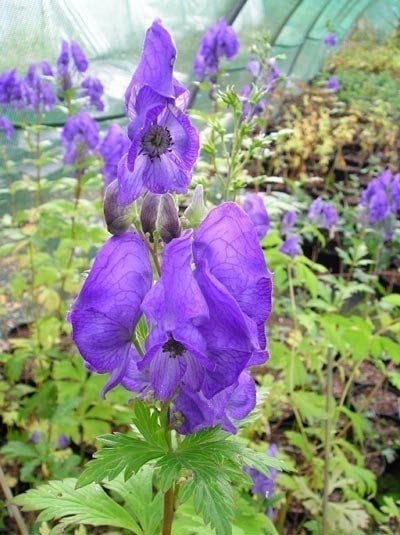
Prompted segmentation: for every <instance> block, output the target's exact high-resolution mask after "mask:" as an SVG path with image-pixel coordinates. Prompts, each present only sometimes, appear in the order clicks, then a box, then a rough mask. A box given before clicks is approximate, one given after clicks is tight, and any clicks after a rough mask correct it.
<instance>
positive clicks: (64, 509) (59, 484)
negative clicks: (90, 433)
mask: <svg viewBox="0 0 400 535" xmlns="http://www.w3.org/2000/svg"><path fill="white" fill-rule="evenodd" d="M13 502H14V503H15V504H16V505H19V506H21V507H22V508H23V510H24V511H38V510H42V512H41V513H40V515H39V516H38V519H37V520H38V522H41V521H42V522H45V521H48V520H61V522H62V524H64V525H70V524H89V525H91V526H113V527H116V528H122V529H126V530H129V531H131V532H132V533H136V534H142V533H143V531H142V530H141V528H140V527H139V526H138V524H137V523H136V522H135V520H134V519H133V518H132V516H131V515H130V514H129V513H128V512H127V511H126V510H125V509H124V508H123V507H122V506H121V505H119V504H118V503H116V502H115V501H114V500H113V499H111V498H110V497H109V496H108V495H107V494H106V493H105V492H104V490H103V489H102V488H101V487H100V485H97V484H95V483H92V484H91V485H88V486H86V487H85V488H81V489H76V479H72V478H69V479H64V480H62V481H50V482H49V483H47V484H46V485H41V486H40V487H38V488H37V489H31V490H29V491H28V492H26V493H25V494H22V495H20V496H17V497H15V498H14V500H13Z"/></svg>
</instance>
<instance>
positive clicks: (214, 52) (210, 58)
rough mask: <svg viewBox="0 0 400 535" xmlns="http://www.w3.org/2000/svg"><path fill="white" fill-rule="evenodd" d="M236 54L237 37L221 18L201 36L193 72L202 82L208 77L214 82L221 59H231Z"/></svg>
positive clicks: (237, 47) (237, 48) (237, 46)
mask: <svg viewBox="0 0 400 535" xmlns="http://www.w3.org/2000/svg"><path fill="white" fill-rule="evenodd" d="M238 52H239V39H238V36H237V34H236V32H235V30H234V29H233V27H232V26H229V24H228V23H227V22H226V20H225V19H224V18H221V19H219V21H218V22H216V23H215V24H213V25H212V26H210V28H209V29H208V30H207V32H206V33H205V34H204V35H203V37H202V39H201V42H200V46H199V49H198V51H197V54H196V58H195V61H194V65H193V70H194V72H195V74H196V76H197V77H198V79H199V80H204V79H205V78H206V77H207V76H209V77H210V80H211V82H215V81H216V77H217V75H218V71H219V68H220V66H219V63H220V59H221V58H222V57H225V58H226V59H233V58H234V57H235V56H236V55H237V53H238Z"/></svg>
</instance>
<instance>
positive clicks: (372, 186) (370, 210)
mask: <svg viewBox="0 0 400 535" xmlns="http://www.w3.org/2000/svg"><path fill="white" fill-rule="evenodd" d="M361 205H362V206H363V208H364V216H366V218H367V220H368V222H369V223H371V224H372V225H378V224H381V223H382V224H383V227H384V230H385V233H386V234H388V232H387V229H388V228H391V227H392V225H393V221H391V220H392V219H393V217H394V218H395V217H396V216H397V211H398V210H399V209H400V174H397V175H395V176H393V174H392V172H391V171H390V169H386V170H385V171H383V172H382V173H381V174H380V175H378V177H377V178H374V179H373V180H371V182H370V183H369V184H368V187H367V188H366V189H365V190H364V191H363V193H362V195H361ZM389 233H390V232H389Z"/></svg>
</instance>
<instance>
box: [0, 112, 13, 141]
mask: <svg viewBox="0 0 400 535" xmlns="http://www.w3.org/2000/svg"><path fill="white" fill-rule="evenodd" d="M0 132H3V134H4V137H5V138H6V139H11V138H12V135H13V133H14V126H13V124H12V122H11V121H10V120H9V119H7V117H6V116H5V115H3V116H0Z"/></svg>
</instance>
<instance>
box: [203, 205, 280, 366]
mask: <svg viewBox="0 0 400 535" xmlns="http://www.w3.org/2000/svg"><path fill="white" fill-rule="evenodd" d="M194 258H195V262H196V264H197V263H198V262H199V261H204V262H206V264H207V266H208V268H209V271H210V274H211V275H212V276H213V277H215V279H216V280H217V281H218V282H219V283H221V284H222V285H223V286H224V287H225V288H226V289H227V290H228V292H229V293H230V294H231V295H232V296H233V297H234V299H235V300H236V302H237V303H238V304H239V307H240V309H241V310H242V312H243V313H244V314H245V315H246V316H247V317H249V318H250V319H251V320H253V321H254V322H255V324H256V326H257V330H258V340H259V349H260V350H257V351H255V352H254V353H253V355H252V362H253V363H254V364H260V363H262V362H265V360H266V358H267V354H266V353H265V351H264V350H265V349H266V336H265V322H266V321H267V320H268V318H269V315H270V313H271V309H272V277H271V274H270V272H269V271H268V269H267V267H266V264H265V258H264V253H263V251H262V249H261V247H260V244H259V240H258V236H257V234H256V231H255V229H254V225H253V223H252V221H251V219H250V218H249V217H248V215H247V214H246V213H245V212H244V211H243V210H242V209H241V208H239V206H238V205H237V204H235V203H231V202H227V203H224V204H222V205H220V206H218V207H217V208H214V209H213V210H211V211H210V213H209V214H208V216H207V217H206V218H205V220H204V221H203V222H202V224H201V225H200V227H199V228H198V229H197V231H196V235H195V243H194Z"/></svg>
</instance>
